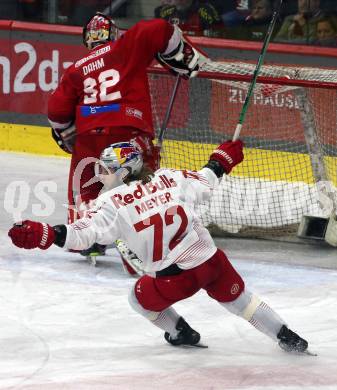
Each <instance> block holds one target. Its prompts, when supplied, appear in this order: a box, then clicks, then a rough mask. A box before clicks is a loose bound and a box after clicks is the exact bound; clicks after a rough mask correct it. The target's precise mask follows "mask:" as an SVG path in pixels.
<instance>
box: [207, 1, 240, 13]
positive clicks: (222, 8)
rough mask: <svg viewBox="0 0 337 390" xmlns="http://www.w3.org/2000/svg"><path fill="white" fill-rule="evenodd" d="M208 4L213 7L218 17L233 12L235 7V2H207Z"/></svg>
mask: <svg viewBox="0 0 337 390" xmlns="http://www.w3.org/2000/svg"><path fill="white" fill-rule="evenodd" d="M208 2H209V3H211V4H212V5H213V6H214V7H215V9H216V10H217V11H218V14H219V15H222V14H225V13H227V12H231V11H235V10H236V7H237V0H209V1H208Z"/></svg>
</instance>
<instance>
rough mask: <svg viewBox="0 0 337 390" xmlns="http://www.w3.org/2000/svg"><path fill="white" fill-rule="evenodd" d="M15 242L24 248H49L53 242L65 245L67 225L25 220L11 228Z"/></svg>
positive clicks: (11, 235) (9, 234)
mask: <svg viewBox="0 0 337 390" xmlns="http://www.w3.org/2000/svg"><path fill="white" fill-rule="evenodd" d="M8 236H9V237H10V238H11V240H12V242H13V244H14V245H15V246H17V247H19V248H24V249H34V248H40V249H43V250H45V249H48V248H49V247H50V246H51V245H52V244H56V245H58V246H61V247H62V246H63V245H64V243H65V241H66V237H67V228H66V226H65V225H57V226H54V227H52V226H50V225H48V224H47V223H41V222H35V221H30V220H25V221H22V222H17V223H15V224H14V225H13V227H12V228H11V229H10V230H9V232H8Z"/></svg>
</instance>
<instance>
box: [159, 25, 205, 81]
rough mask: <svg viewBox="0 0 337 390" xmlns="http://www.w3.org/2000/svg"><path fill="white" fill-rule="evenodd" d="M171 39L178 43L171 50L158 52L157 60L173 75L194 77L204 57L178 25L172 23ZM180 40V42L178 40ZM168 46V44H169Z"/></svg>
mask: <svg viewBox="0 0 337 390" xmlns="http://www.w3.org/2000/svg"><path fill="white" fill-rule="evenodd" d="M171 41H178V45H177V46H176V48H175V49H174V50H173V51H171V52H164V53H158V54H157V59H158V61H159V62H160V63H161V64H162V65H163V66H164V67H165V68H166V69H168V70H169V71H170V72H171V73H173V74H174V75H181V76H182V77H184V78H186V79H187V78H190V77H195V76H196V75H197V74H198V72H199V70H200V68H201V66H202V65H203V64H204V63H205V61H206V58H205V57H204V56H202V55H200V53H199V52H198V51H197V50H196V49H195V48H194V47H193V46H192V45H191V44H190V43H189V42H187V40H186V39H185V38H184V37H183V35H182V32H181V30H180V29H179V27H177V26H176V25H174V33H173V35H172V38H171ZM179 41H180V42H179ZM169 47H170V45H169Z"/></svg>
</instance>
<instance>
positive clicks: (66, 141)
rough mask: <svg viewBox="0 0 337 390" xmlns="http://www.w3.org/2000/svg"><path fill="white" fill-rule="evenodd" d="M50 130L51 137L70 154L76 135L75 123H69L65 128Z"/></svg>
mask: <svg viewBox="0 0 337 390" xmlns="http://www.w3.org/2000/svg"><path fill="white" fill-rule="evenodd" d="M51 132H52V137H53V139H54V141H55V142H56V143H57V145H58V146H59V147H60V148H61V149H62V150H64V151H65V152H66V153H69V154H71V153H72V152H73V148H74V144H75V137H76V127H75V125H70V126H69V127H67V128H66V129H54V128H52V129H51Z"/></svg>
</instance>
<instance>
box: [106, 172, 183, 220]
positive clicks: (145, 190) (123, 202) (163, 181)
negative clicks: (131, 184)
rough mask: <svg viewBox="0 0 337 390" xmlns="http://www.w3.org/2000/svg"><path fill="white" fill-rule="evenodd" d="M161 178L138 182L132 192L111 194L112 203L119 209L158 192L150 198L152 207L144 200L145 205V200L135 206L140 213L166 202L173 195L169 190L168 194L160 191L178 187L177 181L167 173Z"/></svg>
mask: <svg viewBox="0 0 337 390" xmlns="http://www.w3.org/2000/svg"><path fill="white" fill-rule="evenodd" d="M159 179H160V180H158V181H151V182H149V183H146V184H138V185H137V187H136V188H135V190H134V191H132V192H131V193H126V194H125V193H124V194H120V193H115V194H113V195H112V196H111V200H112V203H113V204H114V205H115V207H116V208H117V209H119V208H120V207H122V206H128V205H130V204H132V203H134V202H135V201H137V200H139V199H142V198H145V197H147V196H150V195H154V194H156V195H155V196H154V197H152V198H151V199H150V200H149V201H150V203H151V205H152V207H151V205H150V204H148V205H146V202H147V201H146V202H144V204H145V206H144V205H143V202H142V203H141V204H140V205H136V206H135V207H136V210H137V212H138V214H140V213H141V212H143V211H145V210H146V209H148V208H153V207H154V206H155V205H159V202H160V204H162V203H163V202H164V203H166V202H168V201H169V200H172V196H171V194H170V193H168V192H167V193H166V194H161V195H159V192H162V191H165V190H167V189H169V188H172V187H176V186H177V183H176V182H175V180H174V179H173V178H168V177H167V176H166V175H160V176H159ZM157 193H158V195H157ZM151 201H153V202H151Z"/></svg>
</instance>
